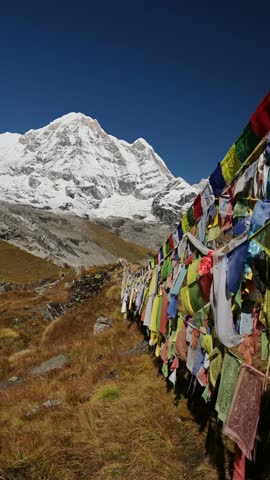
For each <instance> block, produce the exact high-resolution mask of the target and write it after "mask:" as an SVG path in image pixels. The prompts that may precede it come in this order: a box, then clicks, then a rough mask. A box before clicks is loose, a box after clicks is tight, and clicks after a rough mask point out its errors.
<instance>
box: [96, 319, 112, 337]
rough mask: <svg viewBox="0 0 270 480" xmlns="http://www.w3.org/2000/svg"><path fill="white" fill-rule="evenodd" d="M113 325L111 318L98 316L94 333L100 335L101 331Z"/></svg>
mask: <svg viewBox="0 0 270 480" xmlns="http://www.w3.org/2000/svg"><path fill="white" fill-rule="evenodd" d="M111 325H112V320H110V319H109V318H105V317H98V318H97V319H96V323H95V325H94V329H93V333H94V335H95V336H96V335H99V334H100V333H101V332H103V331H104V330H106V329H107V328H110V327H111Z"/></svg>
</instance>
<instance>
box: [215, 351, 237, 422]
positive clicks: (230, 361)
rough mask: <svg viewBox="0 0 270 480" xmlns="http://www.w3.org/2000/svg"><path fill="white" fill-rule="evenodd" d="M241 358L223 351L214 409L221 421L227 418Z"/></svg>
mask: <svg viewBox="0 0 270 480" xmlns="http://www.w3.org/2000/svg"><path fill="white" fill-rule="evenodd" d="M241 363H242V362H241V360H240V358H238V357H236V355H234V354H233V353H231V352H228V353H225V357H224V362H223V367H222V372H221V378H220V385H219V390H218V396H217V401H216V407H215V408H216V411H217V413H218V418H219V420H221V421H222V422H223V423H224V422H225V420H226V418H227V414H228V411H229V407H230V404H231V401H232V398H233V394H234V391H235V387H236V383H237V379H238V375H239V372H240V368H241Z"/></svg>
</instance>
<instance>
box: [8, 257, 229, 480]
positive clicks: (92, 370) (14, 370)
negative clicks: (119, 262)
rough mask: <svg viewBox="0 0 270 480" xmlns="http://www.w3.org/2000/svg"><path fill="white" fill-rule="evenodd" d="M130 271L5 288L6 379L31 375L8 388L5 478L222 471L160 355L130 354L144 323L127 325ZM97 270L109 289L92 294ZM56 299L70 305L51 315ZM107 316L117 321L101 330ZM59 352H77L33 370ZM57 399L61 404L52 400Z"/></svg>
mask: <svg viewBox="0 0 270 480" xmlns="http://www.w3.org/2000/svg"><path fill="white" fill-rule="evenodd" d="M121 273H122V272H121V269H120V267H119V266H113V265H112V266H106V267H103V268H92V269H90V270H88V271H87V272H85V274H84V276H83V277H82V278H81V277H78V276H77V277H75V275H74V274H73V273H70V274H69V275H68V276H66V277H65V278H64V279H61V280H59V281H58V282H57V283H55V284H53V286H52V288H50V289H48V290H46V291H41V292H40V293H37V291H36V290H33V289H32V287H31V286H30V285H28V286H27V287H24V289H23V291H21V292H18V291H10V292H6V293H3V294H1V295H0V304H1V312H0V347H1V348H0V352H1V355H0V370H1V371H2V375H1V377H2V379H4V378H10V377H12V376H18V377H21V378H23V379H24V382H23V383H22V384H21V385H16V386H13V387H12V388H10V389H8V390H4V391H0V406H1V416H0V430H1V440H0V477H1V478H3V479H5V480H41V479H44V480H45V479H46V480H90V479H91V480H112V479H116V480H135V479H136V480H137V479H138V478H141V479H142V480H157V479H159V480H169V479H171V478H177V479H183V480H184V479H185V480H189V479H190V480H191V479H192V480H197V479H198V480H199V479H200V480H204V479H205V480H217V479H218V478H219V476H218V473H217V471H216V469H215V468H214V467H212V466H211V465H210V463H209V462H208V461H207V459H206V457H205V454H204V451H205V442H206V439H207V432H206V429H205V430H201V429H200V428H199V426H198V425H197V424H196V423H195V422H194V421H193V420H192V416H191V414H190V412H189V410H188V408H187V402H186V400H185V399H184V398H183V399H180V401H178V402H177V404H176V403H175V397H174V395H173V394H172V393H170V392H168V391H167V389H166V384H165V382H164V379H163V378H162V376H161V375H160V374H159V373H158V369H157V367H156V366H155V361H154V358H153V357H152V356H150V355H149V354H147V353H143V354H141V355H139V356H130V357H126V356H122V355H121V354H122V353H124V352H126V351H127V350H128V349H129V348H131V347H133V346H134V345H136V344H138V342H141V341H142V339H143V338H142V334H141V332H140V331H139V329H138V327H137V325H136V324H133V323H132V324H129V323H124V322H123V318H122V316H121V314H120V308H119V294H120V287H119V283H120V280H121ZM96 278H97V279H98V280H100V279H101V280H102V282H101V283H100V287H99V289H98V290H97V291H95V292H93V295H90V296H89V297H87V298H84V296H83V295H85V294H86V295H88V293H89V288H90V287H89V288H88V287H87V286H86V288H85V282H86V281H88V282H90V283H89V285H91V282H92V280H93V279H96ZM79 285H81V287H79ZM82 285H84V287H82ZM74 293H76V297H74ZM71 298H75V300H74V303H73V304H72V302H71V300H70V299H71ZM48 302H61V303H64V304H66V305H67V304H69V306H66V313H65V314H64V315H63V316H62V317H60V318H57V319H56V320H54V321H53V322H49V323H48V321H47V320H46V319H45V318H44V315H43V309H44V307H45V306H46V305H47V303H48ZM99 315H103V316H109V317H110V318H112V319H113V320H114V322H113V326H112V327H111V328H110V329H108V330H106V331H104V332H103V333H102V334H100V335H99V336H97V337H94V336H93V325H94V323H95V320H96V318H97V317H98V316H99ZM14 318H20V323H19V324H16V325H15V324H14ZM1 332H2V335H1ZM59 353H64V354H65V355H66V356H67V357H68V359H69V365H68V366H67V367H66V368H64V369H63V370H59V371H57V372H55V373H51V374H49V375H47V376H43V377H39V378H33V377H29V376H27V373H28V372H29V370H30V369H31V368H32V367H34V366H36V365H38V364H39V363H40V362H42V361H44V360H46V359H49V358H51V357H52V356H54V355H57V354H59ZM47 400H57V401H58V402H60V403H59V404H58V405H56V406H53V407H51V408H45V407H43V406H42V403H43V402H46V401H47ZM33 409H36V411H35V410H34V413H33V414H31V415H30V416H29V415H28V413H29V411H33Z"/></svg>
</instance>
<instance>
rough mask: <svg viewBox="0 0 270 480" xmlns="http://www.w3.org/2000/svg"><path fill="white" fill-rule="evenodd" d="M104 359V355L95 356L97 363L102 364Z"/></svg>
mask: <svg viewBox="0 0 270 480" xmlns="http://www.w3.org/2000/svg"><path fill="white" fill-rule="evenodd" d="M103 357H104V355H96V356H95V361H96V362H101V360H103Z"/></svg>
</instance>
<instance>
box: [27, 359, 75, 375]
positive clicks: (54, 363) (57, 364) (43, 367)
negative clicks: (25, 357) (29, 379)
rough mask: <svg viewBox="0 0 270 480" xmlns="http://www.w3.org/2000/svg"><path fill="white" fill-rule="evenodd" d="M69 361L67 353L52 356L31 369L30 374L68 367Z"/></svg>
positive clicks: (42, 373) (41, 373) (40, 373)
mask: <svg viewBox="0 0 270 480" xmlns="http://www.w3.org/2000/svg"><path fill="white" fill-rule="evenodd" d="M68 363H69V360H68V359H67V357H66V356H65V355H62V354H60V355H57V356H56V357H53V358H50V359H49V360H47V361H46V362H43V363H41V364H40V365H38V366H37V367H34V368H33V369H32V370H30V372H29V375H34V376H35V375H45V374H46V373H49V372H51V371H53V370H59V369H62V368H64V367H66V366H67V365H68Z"/></svg>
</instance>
